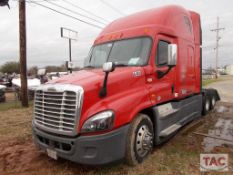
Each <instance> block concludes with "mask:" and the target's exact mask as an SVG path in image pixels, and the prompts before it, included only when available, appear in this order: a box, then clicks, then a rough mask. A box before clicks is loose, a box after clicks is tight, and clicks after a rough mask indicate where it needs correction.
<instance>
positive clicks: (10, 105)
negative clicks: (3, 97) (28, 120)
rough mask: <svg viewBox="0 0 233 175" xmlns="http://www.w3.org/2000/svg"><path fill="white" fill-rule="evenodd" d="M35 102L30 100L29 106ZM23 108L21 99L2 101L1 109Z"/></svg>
mask: <svg viewBox="0 0 233 175" xmlns="http://www.w3.org/2000/svg"><path fill="white" fill-rule="evenodd" d="M32 104H33V102H29V106H32ZM20 108H22V106H21V102H20V101H11V102H5V103H0V111H7V110H11V109H20Z"/></svg>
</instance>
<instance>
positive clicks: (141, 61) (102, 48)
mask: <svg viewBox="0 0 233 175" xmlns="http://www.w3.org/2000/svg"><path fill="white" fill-rule="evenodd" d="M150 48H151V39H150V38H148V37H144V38H134V39H127V40H121V41H115V42H110V43H105V44H100V45H96V46H94V47H93V48H92V50H91V52H90V54H89V56H88V58H87V62H86V65H85V66H86V67H87V66H89V67H102V66H103V64H104V63H105V62H114V63H115V64H116V65H119V66H143V65H146V64H147V60H148V54H149V52H150Z"/></svg>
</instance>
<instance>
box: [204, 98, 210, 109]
mask: <svg viewBox="0 0 233 175" xmlns="http://www.w3.org/2000/svg"><path fill="white" fill-rule="evenodd" d="M205 109H206V111H209V109H210V102H209V100H207V101H206V103H205Z"/></svg>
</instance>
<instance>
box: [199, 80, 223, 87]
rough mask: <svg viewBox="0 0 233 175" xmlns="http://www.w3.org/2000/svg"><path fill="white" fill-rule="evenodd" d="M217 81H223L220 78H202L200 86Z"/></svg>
mask: <svg viewBox="0 0 233 175" xmlns="http://www.w3.org/2000/svg"><path fill="white" fill-rule="evenodd" d="M218 81H223V80H222V79H221V78H218V79H206V80H202V86H207V85H208V84H211V83H214V82H218Z"/></svg>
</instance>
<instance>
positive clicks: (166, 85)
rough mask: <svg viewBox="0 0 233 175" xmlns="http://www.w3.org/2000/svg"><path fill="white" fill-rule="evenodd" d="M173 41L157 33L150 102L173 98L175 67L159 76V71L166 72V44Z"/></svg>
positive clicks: (160, 101)
mask: <svg viewBox="0 0 233 175" xmlns="http://www.w3.org/2000/svg"><path fill="white" fill-rule="evenodd" d="M171 43H175V42H174V39H173V38H170V37H167V36H163V35H158V37H157V42H156V46H155V57H154V72H155V73H154V77H153V79H154V81H153V82H152V87H151V88H150V93H151V97H152V96H153V97H154V98H151V99H152V103H163V102H166V101H169V100H171V99H173V98H174V92H175V87H174V84H175V83H174V82H175V67H173V68H172V69H171V70H170V71H169V72H168V73H167V74H165V75H164V76H163V77H161V78H159V77H158V73H159V72H162V73H163V72H166V71H167V70H168V69H169V67H168V65H167V61H168V45H169V44H171Z"/></svg>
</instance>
